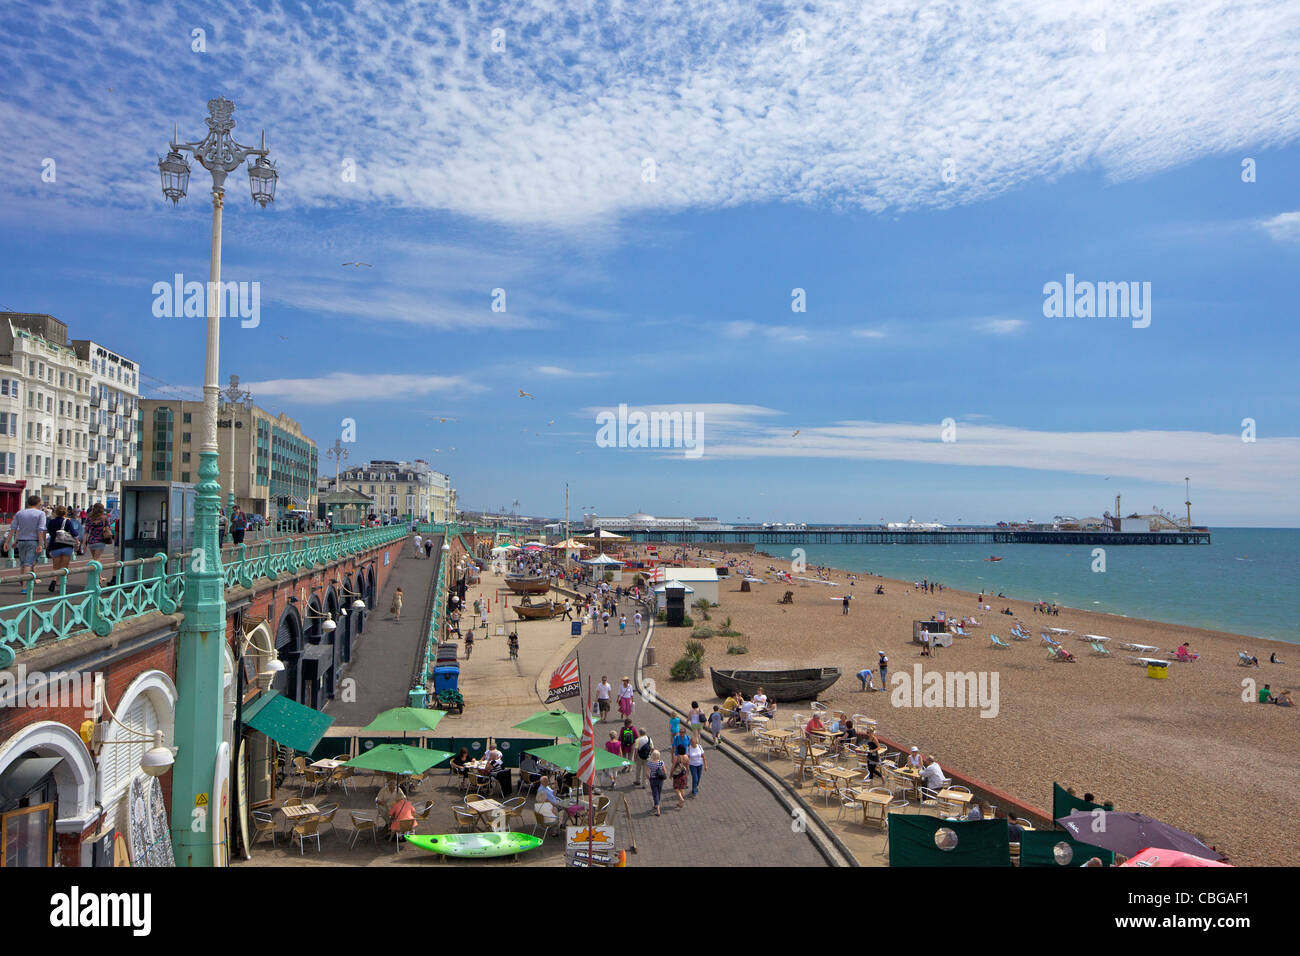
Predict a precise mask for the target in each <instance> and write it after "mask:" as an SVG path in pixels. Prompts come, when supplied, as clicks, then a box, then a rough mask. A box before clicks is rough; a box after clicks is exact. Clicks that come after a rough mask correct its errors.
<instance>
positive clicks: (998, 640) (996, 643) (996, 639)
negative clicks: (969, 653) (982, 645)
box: [989, 634, 1011, 647]
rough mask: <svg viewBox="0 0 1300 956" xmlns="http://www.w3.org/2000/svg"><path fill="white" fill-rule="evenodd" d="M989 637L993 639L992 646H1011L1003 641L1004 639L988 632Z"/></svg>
mask: <svg viewBox="0 0 1300 956" xmlns="http://www.w3.org/2000/svg"><path fill="white" fill-rule="evenodd" d="M989 637H990V638H991V639H992V640H993V646H994V647H1010V646H1011V645H1010V644H1008V643H1007V642H1006V641H1004V640H1002V639H1001V638H999V637H998V636H997V635H996V634H990V635H989Z"/></svg>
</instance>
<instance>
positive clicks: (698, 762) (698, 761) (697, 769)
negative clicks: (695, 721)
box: [686, 734, 709, 797]
mask: <svg viewBox="0 0 1300 956" xmlns="http://www.w3.org/2000/svg"><path fill="white" fill-rule="evenodd" d="M686 764H687V767H688V769H689V770H690V773H691V796H692V797H696V796H698V795H699V792H700V777H701V776H703V775H704V771H706V770H708V769H709V760H708V758H707V757H705V756H704V745H703V744H702V743H700V738H699V735H698V734H697V735H696V736H694V737H692V738H691V742H690V744H689V745H688V746H687V748H686Z"/></svg>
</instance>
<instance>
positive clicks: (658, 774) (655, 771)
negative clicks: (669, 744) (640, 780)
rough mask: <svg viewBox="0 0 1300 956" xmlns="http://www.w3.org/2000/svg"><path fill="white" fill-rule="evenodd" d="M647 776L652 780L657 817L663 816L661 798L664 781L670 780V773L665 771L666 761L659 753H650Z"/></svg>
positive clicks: (652, 793) (651, 797)
mask: <svg viewBox="0 0 1300 956" xmlns="http://www.w3.org/2000/svg"><path fill="white" fill-rule="evenodd" d="M646 774H647V776H648V778H649V780H650V799H651V800H653V801H654V808H655V816H661V815H662V814H660V813H659V798H660V797H661V796H662V795H663V789H664V780H666V779H667V778H668V771H667V770H665V769H664V761H663V758H662V757H661V756H660V755H659V751H657V750H651V751H650V759H649V760H647V761H646Z"/></svg>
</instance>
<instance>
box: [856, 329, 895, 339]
mask: <svg viewBox="0 0 1300 956" xmlns="http://www.w3.org/2000/svg"><path fill="white" fill-rule="evenodd" d="M852 334H853V335H856V336H857V337H858V338H860V339H883V338H888V337H889V333H888V332H886V331H884V330H883V329H854V330H853V332H852Z"/></svg>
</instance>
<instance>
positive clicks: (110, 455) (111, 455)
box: [104, 451, 117, 465]
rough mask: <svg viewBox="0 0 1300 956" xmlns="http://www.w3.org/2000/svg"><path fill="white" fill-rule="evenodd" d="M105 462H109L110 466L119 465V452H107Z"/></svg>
mask: <svg viewBox="0 0 1300 956" xmlns="http://www.w3.org/2000/svg"><path fill="white" fill-rule="evenodd" d="M104 461H105V462H107V463H108V464H110V465H116V464H117V452H115V451H110V452H105V453H104Z"/></svg>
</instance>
